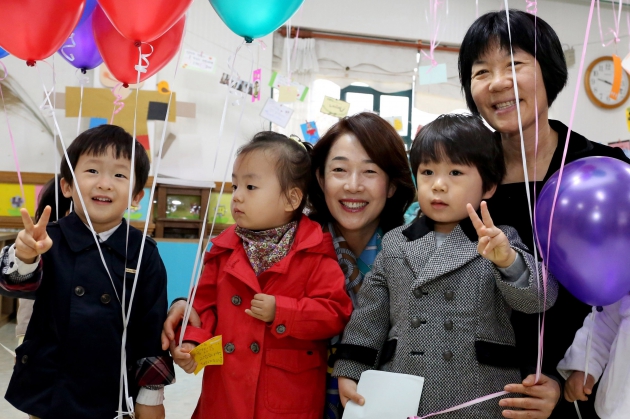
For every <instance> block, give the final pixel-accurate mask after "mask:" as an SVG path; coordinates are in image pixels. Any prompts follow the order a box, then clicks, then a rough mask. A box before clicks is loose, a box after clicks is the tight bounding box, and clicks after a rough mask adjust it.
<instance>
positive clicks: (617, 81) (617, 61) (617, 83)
mask: <svg viewBox="0 0 630 419" xmlns="http://www.w3.org/2000/svg"><path fill="white" fill-rule="evenodd" d="M612 58H613V67H614V73H613V82H612V88H611V89H610V98H611V99H612V100H617V96H619V90H620V89H621V72H622V71H623V69H622V68H621V58H620V57H619V56H618V55H613V56H612Z"/></svg>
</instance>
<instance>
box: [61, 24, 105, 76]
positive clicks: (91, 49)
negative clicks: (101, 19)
mask: <svg viewBox="0 0 630 419" xmlns="http://www.w3.org/2000/svg"><path fill="white" fill-rule="evenodd" d="M73 45H74V46H73ZM57 52H58V53H59V55H61V56H62V57H63V58H64V59H65V60H66V61H67V62H69V63H70V64H71V65H72V66H74V67H76V68H80V69H81V70H91V69H93V68H95V67H98V66H99V65H101V63H102V62H103V59H102V58H101V54H100V52H98V48H97V47H96V42H95V41H94V33H93V32H92V15H90V16H88V18H87V19H86V20H85V22H83V23H82V24H81V25H79V26H77V27H76V29H75V30H74V32H72V35H70V38H68V40H67V41H66V42H65V43H64V44H63V46H62V47H61V48H59V51H57Z"/></svg>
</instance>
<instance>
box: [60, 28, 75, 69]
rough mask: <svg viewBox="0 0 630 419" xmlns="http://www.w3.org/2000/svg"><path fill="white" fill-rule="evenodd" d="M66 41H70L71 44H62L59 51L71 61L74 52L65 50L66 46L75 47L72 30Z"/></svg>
mask: <svg viewBox="0 0 630 419" xmlns="http://www.w3.org/2000/svg"><path fill="white" fill-rule="evenodd" d="M68 41H70V42H72V44H71V45H65V44H64V46H62V47H61V50H60V51H59V52H61V55H63V56H64V57H65V58H66V60H68V61H70V62H72V61H74V54H68V53H67V52H66V48H76V46H77V43H76V42H75V41H74V32H72V34H71V35H70V38H68ZM68 41H66V42H68Z"/></svg>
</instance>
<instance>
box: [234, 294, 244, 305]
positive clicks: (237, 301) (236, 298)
mask: <svg viewBox="0 0 630 419" xmlns="http://www.w3.org/2000/svg"><path fill="white" fill-rule="evenodd" d="M242 302H243V300H241V297H239V296H238V295H235V296H234V297H232V304H234V305H235V306H240V305H241V303H242Z"/></svg>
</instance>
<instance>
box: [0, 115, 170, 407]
mask: <svg viewBox="0 0 630 419" xmlns="http://www.w3.org/2000/svg"><path fill="white" fill-rule="evenodd" d="M132 144H133V139H132V137H131V136H130V135H129V134H128V133H127V132H125V131H124V130H123V129H122V128H119V127H116V126H113V125H102V126H100V127H96V128H92V129H89V130H87V131H85V132H84V133H83V134H81V135H79V136H78V137H77V138H76V139H75V140H74V141H73V143H72V144H71V145H70V147H68V157H69V160H70V165H71V166H72V168H73V169H74V175H75V177H73V174H72V172H71V170H70V167H69V165H68V162H67V160H66V159H64V160H63V162H62V164H61V174H62V177H63V178H62V180H61V186H62V191H63V194H64V196H66V197H68V198H72V200H73V203H74V212H72V213H71V214H70V215H68V216H66V217H64V218H62V219H60V220H59V221H58V222H56V223H51V224H49V225H46V224H47V223H48V218H49V215H50V207H47V208H46V210H45V211H44V214H43V215H42V217H41V218H40V221H39V222H38V223H37V224H33V222H32V221H31V219H30V217H29V216H28V213H27V212H26V210H24V209H23V210H22V219H23V221H24V230H22V231H20V233H19V234H18V237H17V239H16V242H15V245H13V246H11V247H5V248H4V249H2V253H1V254H0V269H1V275H0V291H2V293H3V294H8V295H12V296H20V297H23V296H25V295H26V296H30V297H31V298H35V306H34V311H33V316H32V319H31V323H30V324H29V327H28V330H27V332H26V337H25V340H24V343H23V344H22V345H20V346H19V347H18V348H17V349H16V353H17V361H16V365H15V368H14V371H13V376H12V377H11V382H10V384H9V388H8V390H7V393H6V396H5V397H6V399H7V400H8V401H9V402H10V403H11V404H13V405H14V406H15V407H16V408H18V409H20V410H22V411H24V412H26V413H28V414H30V415H31V416H32V417H38V418H43V419H46V418H61V417H68V418H90V419H93V418H94V419H99V418H103V419H112V418H114V417H115V416H116V415H117V414H118V415H121V410H120V409H121V407H122V410H129V409H128V407H133V404H132V403H127V402H126V399H127V394H128V396H129V397H130V398H133V401H134V402H135V414H136V418H139V419H151V418H163V417H164V406H163V404H162V401H163V398H164V396H163V392H164V389H163V388H164V385H167V384H170V383H172V382H173V381H174V378H175V375H174V370H173V363H172V360H171V358H170V357H169V356H168V353H167V352H165V351H163V350H162V349H161V344H160V332H161V330H162V324H163V323H164V320H165V317H166V310H167V298H166V270H165V269H164V265H163V263H162V259H161V258H160V255H159V253H158V249H157V245H156V243H155V241H153V240H152V239H150V238H148V237H147V238H146V241H145V243H144V250H143V251H142V254H141V252H140V249H141V244H142V233H141V232H140V231H138V230H136V229H135V228H133V227H130V228H129V231H128V230H127V229H128V227H127V223H126V221H125V220H124V219H123V215H124V212H125V210H126V208H127V204H128V196H129V188H131V187H133V194H132V195H133V198H132V205H134V206H137V205H138V203H139V201H140V200H141V199H142V197H143V195H144V192H143V187H144V184H145V183H146V181H147V178H148V174H149V166H150V163H149V159H148V157H147V154H146V151H145V150H144V148H143V147H142V146H141V145H140V144H139V143H138V142H137V141H136V142H135V165H134V166H135V167H134V176H133V179H134V182H133V185H131V181H130V179H131V178H132V174H131V154H132ZM80 197H82V199H80ZM127 231H128V233H127ZM127 235H128V237H127ZM97 242H98V243H97ZM140 257H141V258H142V261H141V263H140V264H138V260H139V258H140ZM136 269H139V271H140V272H139V273H138V275H137V276H138V278H137V283H136V285H135V290H134V289H133V288H134V279H135V277H136ZM132 295H133V299H132V297H131V296H132ZM123 299H124V301H125V306H124V307H125V315H127V313H128V312H129V307H131V311H130V315H129V317H128V319H127V320H128V324H127V338H126V344H125V348H124V349H125V352H124V354H125V358H126V362H125V365H124V370H125V371H126V376H127V382H128V389H127V391H124V390H122V397H121V396H120V391H121V390H120V389H121V371H122V368H121V359H122V357H121V345H122V342H123V340H122V336H123V330H124V321H123V307H122V304H121V301H122V300H123Z"/></svg>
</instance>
